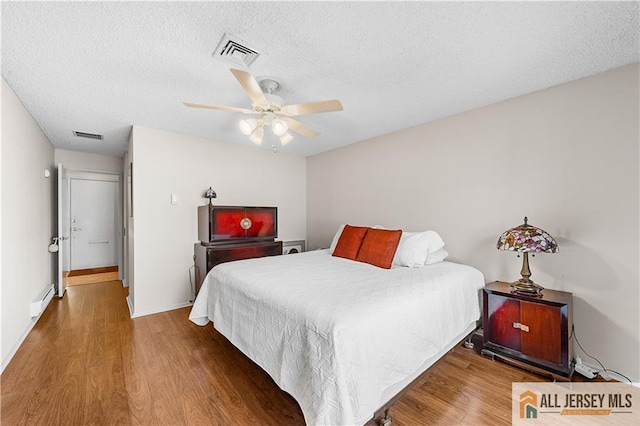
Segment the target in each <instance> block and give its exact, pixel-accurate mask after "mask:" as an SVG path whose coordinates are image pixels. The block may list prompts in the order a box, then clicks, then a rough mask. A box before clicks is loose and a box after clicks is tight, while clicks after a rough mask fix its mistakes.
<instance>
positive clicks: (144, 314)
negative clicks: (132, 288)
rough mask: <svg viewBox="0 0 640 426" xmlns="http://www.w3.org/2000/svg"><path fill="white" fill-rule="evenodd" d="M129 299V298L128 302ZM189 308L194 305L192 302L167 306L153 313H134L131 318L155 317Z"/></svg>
mask: <svg viewBox="0 0 640 426" xmlns="http://www.w3.org/2000/svg"><path fill="white" fill-rule="evenodd" d="M128 299H129V298H128V297H127V300H128ZM188 306H193V303H191V302H183V303H180V304H177V305H172V306H167V307H165V308H162V309H154V310H152V311H144V312H133V311H132V313H131V318H139V317H144V316H147V315H153V314H160V313H162V312H167V311H173V310H175V309H180V308H186V307H188ZM129 309H131V305H129Z"/></svg>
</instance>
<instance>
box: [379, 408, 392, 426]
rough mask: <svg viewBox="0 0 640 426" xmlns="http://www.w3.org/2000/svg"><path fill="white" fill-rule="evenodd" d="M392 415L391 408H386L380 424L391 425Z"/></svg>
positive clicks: (383, 425) (382, 425) (381, 425)
mask: <svg viewBox="0 0 640 426" xmlns="http://www.w3.org/2000/svg"><path fill="white" fill-rule="evenodd" d="M391 424H392V421H391V416H390V415H389V409H388V408H387V409H386V410H384V417H383V418H382V419H380V426H391Z"/></svg>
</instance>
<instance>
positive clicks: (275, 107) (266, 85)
mask: <svg viewBox="0 0 640 426" xmlns="http://www.w3.org/2000/svg"><path fill="white" fill-rule="evenodd" d="M231 72H232V73H233V75H234V77H235V78H236V80H238V82H239V83H240V85H241V86H242V88H243V89H244V91H245V92H246V93H247V95H249V98H250V99H251V109H248V108H236V107H230V106H218V105H206V104H195V103H191V102H184V104H185V105H186V106H188V107H191V108H206V109H216V110H220V111H231V112H240V113H243V114H258V115H259V116H260V117H259V118H257V119H255V118H250V119H246V120H241V121H240V123H239V125H240V131H241V132H242V133H244V134H245V135H247V136H249V139H250V140H251V142H253V143H255V144H257V145H260V144H261V143H262V138H263V136H264V126H271V128H272V130H273V133H274V134H275V135H276V136H278V137H279V138H280V142H281V143H282V145H286V144H288V143H289V142H290V141H291V139H293V136H292V135H291V133H289V130H292V131H294V132H296V133H299V134H301V135H302V136H305V137H307V138H309V139H313V138H315V137H316V136H318V135H319V134H320V133H318V132H316V131H314V130H312V129H310V128H309V127H307V126H305V125H304V124H302V123H301V122H299V121H298V120H295V119H293V118H291V117H296V116H299V115H305V114H314V113H319V112H331V111H342V104H341V103H340V101H338V100H335V99H334V100H331V101H319V102H307V103H303V104H294V105H285V104H284V101H283V100H282V98H281V97H279V96H276V95H275V94H274V93H275V92H277V91H278V89H279V88H280V84H279V83H278V82H277V81H275V80H271V79H263V80H260V82H259V83H258V81H257V80H256V79H255V78H254V77H253V75H251V74H250V73H248V72H246V71H242V70H238V69H234V68H231Z"/></svg>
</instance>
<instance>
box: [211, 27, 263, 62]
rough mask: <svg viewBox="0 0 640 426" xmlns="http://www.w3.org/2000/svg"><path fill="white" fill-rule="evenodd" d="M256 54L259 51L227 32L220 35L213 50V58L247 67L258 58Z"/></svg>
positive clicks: (258, 54)
mask: <svg viewBox="0 0 640 426" xmlns="http://www.w3.org/2000/svg"><path fill="white" fill-rule="evenodd" d="M258 56H260V53H258V51H257V50H256V49H254V48H253V47H249V46H248V45H247V43H245V42H244V41H242V40H240V39H239V38H237V37H235V36H232V35H229V34H225V35H223V36H222V39H221V40H220V42H219V43H218V46H216V50H214V51H213V57H214V58H216V59H220V60H221V61H225V62H230V63H232V64H233V65H236V66H237V65H240V66H242V67H245V68H249V66H251V64H252V63H253V62H254V61H255V60H256V59H258Z"/></svg>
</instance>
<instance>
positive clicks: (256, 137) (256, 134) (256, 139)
mask: <svg viewBox="0 0 640 426" xmlns="http://www.w3.org/2000/svg"><path fill="white" fill-rule="evenodd" d="M263 136H264V128H263V127H262V126H260V127H258V128H256V129H255V130H254V131H253V133H251V135H250V136H249V140H250V141H251V142H253V143H255V144H256V145H260V144H261V143H262V137H263Z"/></svg>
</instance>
